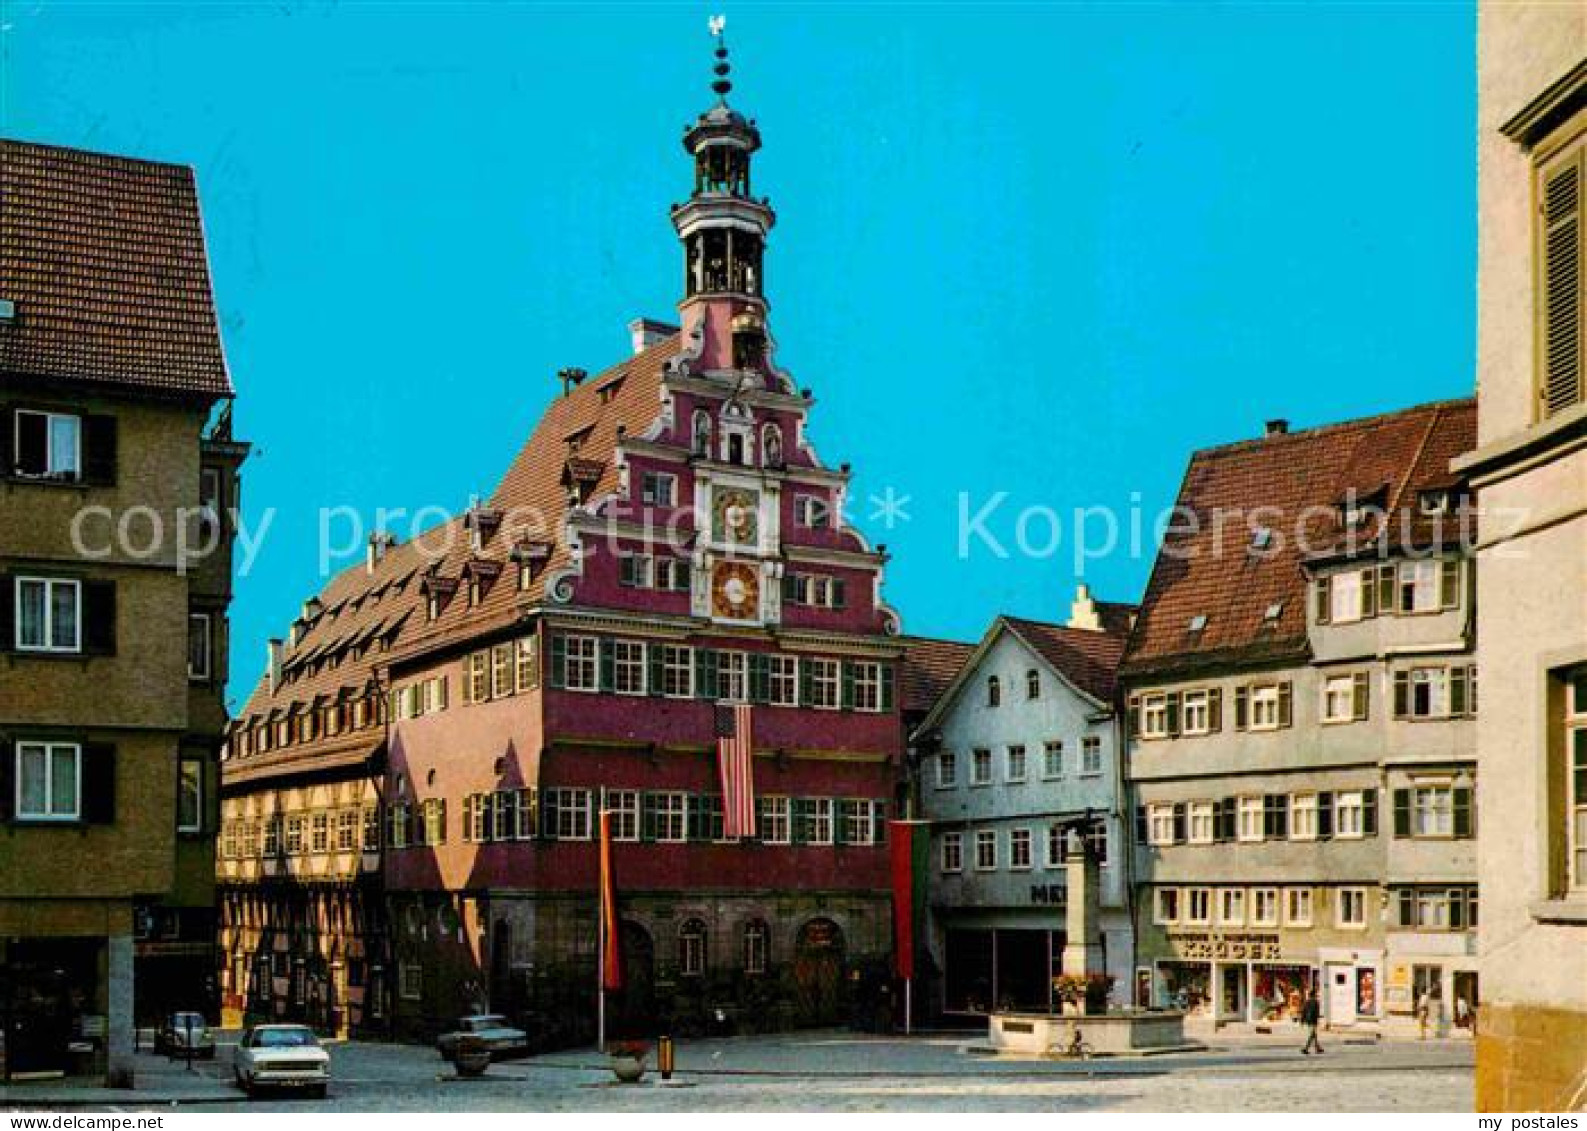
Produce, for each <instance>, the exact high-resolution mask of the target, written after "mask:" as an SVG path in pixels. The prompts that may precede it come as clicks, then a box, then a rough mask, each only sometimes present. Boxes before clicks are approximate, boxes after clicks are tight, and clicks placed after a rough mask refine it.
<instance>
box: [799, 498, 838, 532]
mask: <svg viewBox="0 0 1587 1131" xmlns="http://www.w3.org/2000/svg"><path fill="white" fill-rule="evenodd" d="M794 525H795V526H800V527H803V528H804V529H806V530H826V529H828V528H829V527H831V525H832V508H831V507H830V506H828V505H827V501H826V500H825V499H824V498H822V497H821V496H820V495H795V496H794Z"/></svg>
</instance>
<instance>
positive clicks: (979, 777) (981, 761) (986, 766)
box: [970, 746, 992, 785]
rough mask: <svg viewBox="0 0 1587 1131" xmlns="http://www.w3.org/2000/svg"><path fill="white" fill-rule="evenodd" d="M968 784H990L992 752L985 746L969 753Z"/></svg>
mask: <svg viewBox="0 0 1587 1131" xmlns="http://www.w3.org/2000/svg"><path fill="white" fill-rule="evenodd" d="M983 771H984V772H983ZM970 784H971V785H991V784H992V751H991V750H990V749H989V748H987V747H985V746H977V747H975V748H974V749H973V750H971V751H970Z"/></svg>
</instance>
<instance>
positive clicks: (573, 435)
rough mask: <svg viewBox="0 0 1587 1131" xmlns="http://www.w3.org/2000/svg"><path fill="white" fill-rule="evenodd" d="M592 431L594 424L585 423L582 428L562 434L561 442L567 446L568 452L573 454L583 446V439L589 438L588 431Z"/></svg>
mask: <svg viewBox="0 0 1587 1131" xmlns="http://www.w3.org/2000/svg"><path fill="white" fill-rule="evenodd" d="M593 431H595V425H593V424H586V425H585V426H584V427H583V428H577V429H574V430H573V431H572V432H569V433H568V434H567V435H566V436H564V437H563V442H564V443H566V444H567V446H568V454H569V455H573V454H574V453H576V452H577V451H578V450H579V448H580V447H582V446H583V444H584V441H585V440H588V439H589V438H590V433H591V432H593Z"/></svg>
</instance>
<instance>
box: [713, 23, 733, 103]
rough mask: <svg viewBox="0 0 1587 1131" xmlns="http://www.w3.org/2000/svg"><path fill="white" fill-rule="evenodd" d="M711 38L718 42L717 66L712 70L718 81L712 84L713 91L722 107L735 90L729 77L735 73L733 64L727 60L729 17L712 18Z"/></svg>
mask: <svg viewBox="0 0 1587 1131" xmlns="http://www.w3.org/2000/svg"><path fill="white" fill-rule="evenodd" d="M708 26H709V27H710V29H711V38H712V39H714V40H716V66H715V67H713V68H712V70H713V71H714V72H715V74H716V79H715V81H714V82H712V83H711V89H712V90H713V91H715V92H716V96H717V99H718V101H719V102H720V103H721V105H723V106H726V105H727V96H728V94H729V92H731V91H732V89H733V80H732V79H731V78H729V77H728V76H729V75H731V74H732V73H733V64H732V63H730V62H728V59H727V35H726V34H725V33H726V31H727V17H726V16H712V17H711V20H710V24H709V25H708Z"/></svg>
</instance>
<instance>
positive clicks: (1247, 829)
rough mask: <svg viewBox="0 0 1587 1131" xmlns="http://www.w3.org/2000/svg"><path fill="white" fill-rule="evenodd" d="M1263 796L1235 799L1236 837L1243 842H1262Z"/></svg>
mask: <svg viewBox="0 0 1587 1131" xmlns="http://www.w3.org/2000/svg"><path fill="white" fill-rule="evenodd" d="M1263 822H1264V815H1263V806H1262V798H1261V797H1260V796H1256V797H1250V796H1245V797H1240V798H1238V799H1237V800H1236V801H1235V839H1236V840H1238V841H1239V842H1240V843H1241V844H1260V843H1261V842H1262V839H1263V837H1264V835H1265V834H1264V831H1263V830H1264V823H1263Z"/></svg>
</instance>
